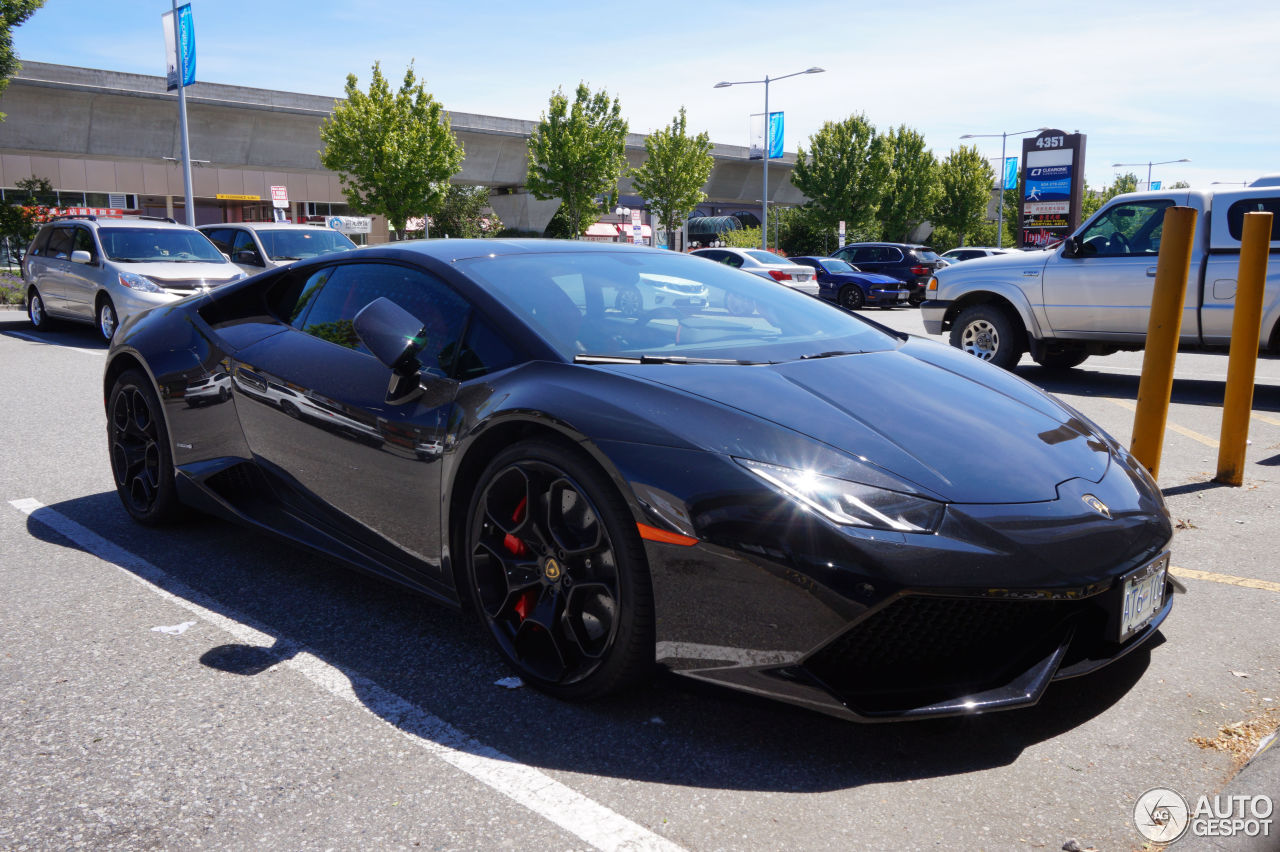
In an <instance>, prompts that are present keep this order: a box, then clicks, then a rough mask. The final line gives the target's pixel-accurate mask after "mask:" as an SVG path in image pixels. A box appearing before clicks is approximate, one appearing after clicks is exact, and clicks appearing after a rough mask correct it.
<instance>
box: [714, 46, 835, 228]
mask: <svg viewBox="0 0 1280 852" xmlns="http://www.w3.org/2000/svg"><path fill="white" fill-rule="evenodd" d="M825 70H827V69H825V68H818V67H817V66H814V67H813V68H806V69H805V70H803V71H796V72H795V73H793V74H783V75H782V76H781V77H770V76H768V75H765V78H764V79H763V80H735V81H733V82H732V83H731V82H728V81H725V80H722V81H720V82H719V83H716V84H715V85H714V86H712V88H714V89H727V88H728V87H729V86H748V85H754V84H756V83H764V192H763V193H761V194H762V195H764V200H763V201H761V202H760V203H761V205H762V206H761V208H760V212H761V213H762V214H763V215H761V217H760V247H761V248H762V249H765V250H768V248H769V84H770V83H771V82H774V81H775V80H785V79H787V78H788V77H798V76H800V75H801V74H821V73H822V72H823V71H825Z"/></svg>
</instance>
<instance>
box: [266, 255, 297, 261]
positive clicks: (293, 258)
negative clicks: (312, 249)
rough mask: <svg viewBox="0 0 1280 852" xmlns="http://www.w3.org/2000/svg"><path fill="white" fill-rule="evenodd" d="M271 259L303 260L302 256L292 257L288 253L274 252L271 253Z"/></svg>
mask: <svg viewBox="0 0 1280 852" xmlns="http://www.w3.org/2000/svg"><path fill="white" fill-rule="evenodd" d="M271 259H272V260H302V258H301V257H290V256H289V255H287V254H273V255H271Z"/></svg>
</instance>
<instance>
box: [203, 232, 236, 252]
mask: <svg viewBox="0 0 1280 852" xmlns="http://www.w3.org/2000/svg"><path fill="white" fill-rule="evenodd" d="M200 233H202V234H204V235H205V236H206V237H208V238H209V242H211V243H213V244H214V245H215V246H217V248H218V251H220V252H222V253H223V254H225V255H227V256H230V255H231V241H232V240H233V239H234V238H235V231H234V230H233V229H231V228H212V229H210V230H208V231H201V232H200Z"/></svg>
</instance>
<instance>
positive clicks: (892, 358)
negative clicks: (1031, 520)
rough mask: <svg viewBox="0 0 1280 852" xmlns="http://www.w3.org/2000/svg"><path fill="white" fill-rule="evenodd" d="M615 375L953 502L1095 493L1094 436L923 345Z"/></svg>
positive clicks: (1034, 399)
mask: <svg viewBox="0 0 1280 852" xmlns="http://www.w3.org/2000/svg"><path fill="white" fill-rule="evenodd" d="M622 371H625V372H627V373H629V374H630V375H633V376H636V377H643V378H645V379H648V380H650V381H654V382H658V383H660V384H663V385H666V386H667V387H670V388H673V389H677V390H681V391H684V392H686V393H690V394H695V395H697V396H700V397H703V398H705V399H709V400H713V401H715V402H718V403H721V404H723V405H727V406H730V407H732V408H736V409H738V410H741V411H743V412H746V413H749V414H752V415H755V416H757V417H760V418H763V419H766V420H769V421H771V422H773V423H775V424H777V425H779V426H783V427H785V428H787V429H790V430H793V431H795V432H798V433H801V434H803V435H807V436H809V437H811V438H813V439H815V440H818V441H821V442H823V443H825V444H828V445H830V446H832V447H835V448H837V449H839V450H841V451H843V452H845V453H847V454H849V455H852V456H854V457H857V458H859V459H862V460H865V462H867V463H869V464H871V465H872V466H874V467H878V468H881V469H883V470H885V471H887V472H889V473H891V474H893V475H895V476H897V477H899V478H901V479H905V480H907V481H908V482H911V483H913V484H915V485H916V486H918V487H920V488H921V489H923V490H924V491H926V492H932V493H933V494H935V495H937V496H938V497H941V498H942V499H944V500H946V501H949V502H955V503H1029V502H1038V501H1047V500H1053V499H1055V498H1056V497H1057V487H1056V486H1057V485H1058V484H1059V483H1061V482H1065V481H1066V480H1069V479H1073V478H1077V477H1078V478H1081V479H1084V480H1087V481H1090V482H1098V481H1099V480H1101V479H1102V477H1103V475H1104V474H1105V473H1106V471H1107V466H1108V464H1109V460H1110V450H1109V448H1108V446H1107V444H1106V442H1105V441H1104V440H1103V439H1102V437H1101V436H1100V435H1098V434H1097V433H1096V431H1095V428H1094V427H1093V426H1092V425H1091V424H1090V423H1088V422H1086V421H1084V420H1081V419H1080V418H1079V417H1078V416H1077V415H1075V414H1074V413H1073V412H1072V411H1070V410H1069V409H1067V408H1066V407H1064V406H1062V405H1061V404H1059V403H1058V402H1057V401H1055V400H1054V399H1053V398H1052V397H1050V396H1048V395H1047V394H1045V393H1043V392H1042V391H1040V390H1039V389H1037V388H1035V387H1033V386H1032V385H1030V384H1028V383H1026V382H1024V381H1022V380H1021V379H1018V378H1017V377H1015V376H1013V375H1011V374H1009V373H1006V372H1004V371H1003V370H999V369H997V368H994V367H990V366H989V365H986V364H983V363H981V362H980V361H978V360H977V359H975V358H973V357H972V356H970V355H968V354H965V353H962V352H958V351H957V350H954V349H951V348H950V347H945V346H942V345H939V344H935V343H932V342H929V341H924V340H911V341H909V342H907V343H905V344H903V345H902V346H900V347H898V348H897V349H889V350H885V351H879V352H868V353H863V354H854V355H843V356H836V357H826V358H815V359H811V360H804V361H792V362H787V363H783V364H776V365H767V366H700V365H654V366H644V367H639V368H634V367H625V368H622Z"/></svg>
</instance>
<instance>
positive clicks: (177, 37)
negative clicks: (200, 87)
mask: <svg viewBox="0 0 1280 852" xmlns="http://www.w3.org/2000/svg"><path fill="white" fill-rule="evenodd" d="M160 20H161V22H162V23H163V25H164V43H165V83H166V87H167V88H168V90H169V91H173V90H174V89H177V90H178V124H179V127H180V129H181V135H182V183H183V190H184V196H183V199H184V201H185V202H186V219H187V225H189V226H190V227H192V228H194V227H195V225H196V205H195V200H194V199H193V198H192V195H191V144H190V142H189V141H188V138H187V86H190V85H191V84H192V83H194V82H195V81H196V29H195V23H194V22H193V21H192V18H191V4H190V3H187V4H185V5H182V6H179V5H178V0H173V10H172V11H170V12H165V13H164V14H163V15H161V16H160Z"/></svg>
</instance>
